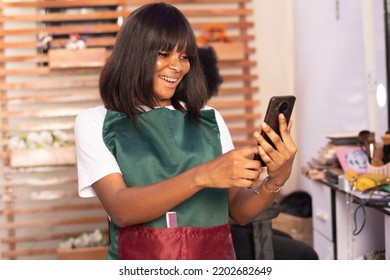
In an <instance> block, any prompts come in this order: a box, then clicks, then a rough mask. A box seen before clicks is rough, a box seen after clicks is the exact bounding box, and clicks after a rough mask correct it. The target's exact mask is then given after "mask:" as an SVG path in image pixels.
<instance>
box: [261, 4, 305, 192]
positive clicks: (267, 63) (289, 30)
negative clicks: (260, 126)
mask: <svg viewBox="0 0 390 280" xmlns="http://www.w3.org/2000/svg"><path fill="white" fill-rule="evenodd" d="M293 8H294V1H291V0H278V1H272V0H254V1H253V11H254V22H255V28H254V35H255V36H256V41H255V42H256V43H255V44H256V55H255V56H254V59H255V60H256V61H257V64H258V65H257V75H259V79H258V83H259V85H258V86H259V88H260V92H259V99H260V100H261V106H260V108H259V110H260V112H261V113H262V114H264V113H265V110H266V109H267V103H268V100H269V98H270V97H271V96H273V95H286V94H293V95H296V94H295V90H294V79H295V78H294V67H295V66H294V65H295V57H294V40H295V38H294V14H293V12H294V9H293ZM298 98H299V97H298ZM297 102H299V99H298V100H297ZM297 114H298V111H297V110H295V111H294V113H293V115H292V118H291V119H292V121H293V131H292V133H293V137H294V140H295V141H298V135H297V133H296V131H297V126H298V124H297V122H296V120H297ZM259 123H260V121H259ZM297 156H298V157H299V154H298V155H297ZM297 163H298V160H297V159H296V160H295V163H294V170H293V172H292V175H291V177H290V179H289V181H288V183H287V184H286V188H285V189H284V190H283V193H289V192H291V191H293V190H295V189H296V188H297V186H298V183H297V182H298V177H297V174H298V173H299V172H300V171H299V167H298V164H297Z"/></svg>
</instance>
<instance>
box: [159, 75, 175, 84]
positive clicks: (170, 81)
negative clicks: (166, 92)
mask: <svg viewBox="0 0 390 280" xmlns="http://www.w3.org/2000/svg"><path fill="white" fill-rule="evenodd" d="M158 77H159V78H160V79H162V80H164V81H167V82H169V83H176V82H177V80H179V79H178V78H171V77H167V76H158Z"/></svg>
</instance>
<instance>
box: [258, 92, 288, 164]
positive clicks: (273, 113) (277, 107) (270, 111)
mask: <svg viewBox="0 0 390 280" xmlns="http://www.w3.org/2000/svg"><path fill="white" fill-rule="evenodd" d="M295 99H296V97H295V96H294V95H278V96H273V97H272V98H271V99H270V101H269V103H268V107H267V111H266V113H265V117H264V122H266V123H267V124H268V125H269V126H270V127H271V128H272V129H273V130H274V131H275V132H276V133H277V134H278V135H279V136H280V131H279V121H278V115H279V113H283V114H284V116H285V118H286V121H287V123H288V122H289V120H290V118H291V114H292V111H293V108H294V104H295ZM261 135H262V136H263V137H264V138H265V140H266V141H267V142H268V143H270V144H271V146H272V147H273V148H274V149H276V147H275V145H274V143H273V142H272V141H271V139H269V137H268V136H267V135H266V134H265V133H264V132H261ZM282 140H283V139H282ZM255 159H257V160H260V162H261V165H262V166H266V164H265V163H264V161H263V160H262V159H261V158H260V156H259V155H257V154H256V155H255Z"/></svg>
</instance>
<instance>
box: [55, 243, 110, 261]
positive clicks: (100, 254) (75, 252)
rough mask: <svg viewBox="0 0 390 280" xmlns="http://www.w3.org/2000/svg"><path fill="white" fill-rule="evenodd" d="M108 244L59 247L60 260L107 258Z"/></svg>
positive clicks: (58, 255) (58, 257) (58, 256)
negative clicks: (72, 247) (71, 247)
mask: <svg viewBox="0 0 390 280" xmlns="http://www.w3.org/2000/svg"><path fill="white" fill-rule="evenodd" d="M107 252H108V246H95V247H85V248H74V249H61V248H58V249H57V259H59V260H105V259H106V258H107Z"/></svg>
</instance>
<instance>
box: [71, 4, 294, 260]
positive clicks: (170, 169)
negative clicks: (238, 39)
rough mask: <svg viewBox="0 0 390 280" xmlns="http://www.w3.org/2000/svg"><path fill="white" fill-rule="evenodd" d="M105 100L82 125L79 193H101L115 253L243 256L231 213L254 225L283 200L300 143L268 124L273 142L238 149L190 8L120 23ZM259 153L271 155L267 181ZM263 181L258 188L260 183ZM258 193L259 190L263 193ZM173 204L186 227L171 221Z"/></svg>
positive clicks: (154, 10)
mask: <svg viewBox="0 0 390 280" xmlns="http://www.w3.org/2000/svg"><path fill="white" fill-rule="evenodd" d="M100 94H101V97H102V100H103V103H104V106H100V107H96V108H91V109H88V110H86V111H84V112H81V113H80V114H79V115H78V117H77V119H76V123H75V137H76V147H77V162H78V176H79V194H80V196H82V197H90V196H95V195H97V196H98V197H99V199H100V201H101V203H102V205H103V206H104V208H105V210H106V211H107V214H108V216H109V218H110V219H109V220H110V237H111V242H110V248H109V253H108V258H109V259H234V258H235V256H234V249H233V244H232V238H231V234H230V229H229V225H228V218H229V215H230V217H232V219H234V220H235V221H236V222H237V223H240V224H246V223H248V222H250V221H251V219H253V218H254V217H256V216H257V215H258V214H259V213H260V212H261V211H263V210H264V209H266V208H267V207H268V205H269V204H270V203H271V202H272V201H273V200H274V199H275V197H276V195H277V192H278V190H279V189H280V188H281V186H283V184H284V183H285V181H286V180H287V179H288V177H289V176H290V173H291V167H292V163H293V159H294V155H295V153H296V147H295V145H294V143H293V140H292V139H291V137H290V133H289V130H290V128H289V127H290V126H291V124H290V125H289V127H288V126H287V124H286V121H285V119H284V118H283V117H282V116H281V117H280V129H281V131H282V137H283V141H282V140H281V139H280V138H279V137H278V136H277V134H276V133H274V132H273V131H272V130H271V129H270V128H269V127H268V126H267V125H266V124H262V129H263V130H264V131H266V132H267V134H268V135H269V136H270V138H271V139H272V140H273V141H274V143H275V144H276V147H277V150H274V149H273V148H272V147H271V146H270V145H269V144H267V143H266V141H265V140H264V139H263V138H262V137H261V136H260V135H259V133H258V132H254V137H255V139H256V140H257V141H258V143H259V146H257V145H253V146H248V147H245V148H242V149H234V147H233V143H232V140H231V137H230V134H229V131H228V129H227V126H226V124H225V123H224V121H223V119H222V117H221V115H220V114H219V113H218V112H217V111H216V110H214V109H213V108H211V107H208V106H205V104H206V102H207V100H208V95H207V89H206V84H205V78H204V74H203V71H202V68H201V65H200V62H199V58H198V54H197V46H196V40H195V36H194V33H193V30H192V29H191V26H190V24H189V22H188V21H187V19H186V18H185V17H184V15H183V14H182V13H181V12H180V11H179V10H178V9H177V8H175V7H174V6H172V5H169V4H166V3H154V4H147V5H145V6H142V7H141V8H139V9H137V10H136V11H134V12H133V13H132V14H131V15H130V16H129V17H128V18H127V20H126V22H125V23H124V25H123V26H122V29H121V31H120V32H119V34H118V36H117V43H116V45H115V47H114V49H113V52H112V54H111V56H110V58H109V60H108V61H107V63H106V65H105V67H104V69H103V71H102V73H101V77H100ZM255 154H260V156H261V158H262V159H263V160H264V161H265V162H266V163H268V168H267V170H268V175H269V179H267V182H266V184H264V182H263V183H262V184H259V182H258V178H259V175H260V173H261V172H262V168H261V166H260V162H259V161H257V160H253V156H254V155H255ZM254 186H257V187H258V188H256V189H255V190H256V192H254V191H253V190H250V189H249V188H252V187H254ZM256 194H258V195H256ZM168 212H175V213H176V218H177V220H176V221H174V222H177V225H178V226H177V227H175V228H167V223H166V216H165V215H166V213H168Z"/></svg>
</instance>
